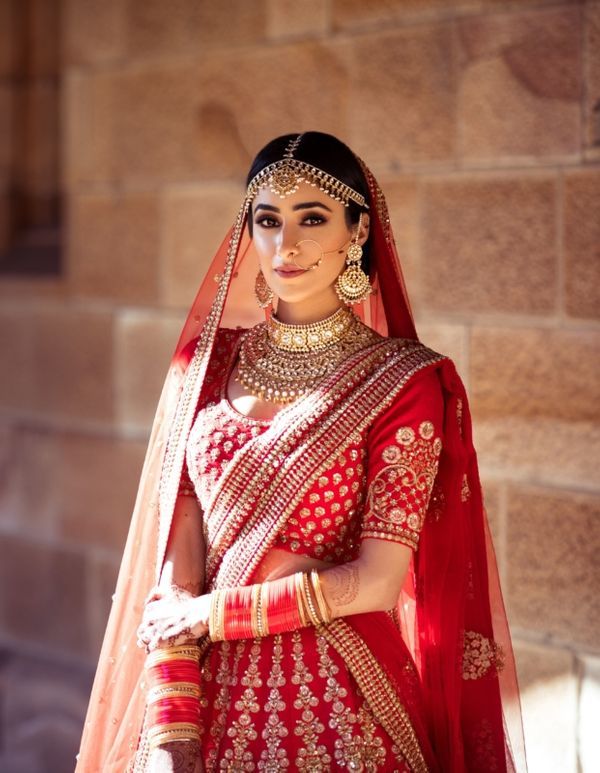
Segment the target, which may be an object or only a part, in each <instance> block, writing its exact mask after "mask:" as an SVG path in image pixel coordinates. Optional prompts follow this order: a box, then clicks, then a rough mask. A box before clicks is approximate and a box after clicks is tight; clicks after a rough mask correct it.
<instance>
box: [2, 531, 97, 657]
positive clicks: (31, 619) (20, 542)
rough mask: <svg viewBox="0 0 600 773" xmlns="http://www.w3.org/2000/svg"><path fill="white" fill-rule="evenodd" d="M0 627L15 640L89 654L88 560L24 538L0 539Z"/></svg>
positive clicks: (6, 537)
mask: <svg viewBox="0 0 600 773" xmlns="http://www.w3.org/2000/svg"><path fill="white" fill-rule="evenodd" d="M0 547H1V552H2V562H1V563H0V627H1V628H2V630H3V631H5V632H6V635H8V636H9V637H10V638H11V639H16V640H24V641H29V642H32V643H36V644H38V645H40V646H43V647H50V648H59V649H62V650H65V651H68V652H70V653H72V654H77V655H85V654H86V653H87V646H88V635H87V628H86V625H85V623H84V622H83V619H82V614H83V610H84V609H85V603H86V600H87V598H86V578H85V563H84V559H83V558H82V557H81V556H79V555H77V554H76V553H73V552H71V551H67V550H63V549H61V548H57V547H55V546H52V545H44V544H41V543H37V542H33V541H30V540H28V539H24V538H21V537H15V536H10V535H8V534H4V535H2V536H0Z"/></svg>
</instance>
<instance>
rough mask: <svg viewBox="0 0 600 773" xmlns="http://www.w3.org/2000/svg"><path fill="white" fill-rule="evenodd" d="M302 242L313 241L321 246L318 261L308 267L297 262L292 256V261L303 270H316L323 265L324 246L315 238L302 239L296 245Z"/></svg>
mask: <svg viewBox="0 0 600 773" xmlns="http://www.w3.org/2000/svg"><path fill="white" fill-rule="evenodd" d="M302 242H312V243H313V244H316V245H317V247H318V248H319V252H320V253H321V254H320V255H319V259H318V260H317V262H316V263H313V264H312V266H308V268H306V267H305V266H300V265H299V264H298V263H297V262H296V260H294V258H292V263H293V264H294V265H295V266H298V268H300V269H302V270H303V271H314V270H315V269H316V268H318V267H319V266H320V265H321V261H322V260H323V248H322V247H321V245H320V244H319V242H317V241H315V240H314V239H300V241H299V242H296V244H294V247H298V245H300V244H302Z"/></svg>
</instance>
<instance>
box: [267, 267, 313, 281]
mask: <svg viewBox="0 0 600 773" xmlns="http://www.w3.org/2000/svg"><path fill="white" fill-rule="evenodd" d="M273 271H274V272H275V273H276V274H277V276H281V277H283V278H284V279H291V278H292V277H294V276H300V274H305V273H306V269H304V268H291V267H290V268H284V267H283V266H279V267H278V268H274V269H273Z"/></svg>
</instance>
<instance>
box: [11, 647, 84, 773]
mask: <svg viewBox="0 0 600 773" xmlns="http://www.w3.org/2000/svg"><path fill="white" fill-rule="evenodd" d="M90 676H91V675H90V674H89V673H88V671H87V670H86V669H83V668H81V667H78V666H77V665H75V664H74V663H70V664H69V665H68V666H65V665H61V664H59V663H56V662H53V661H51V660H46V659H41V658H29V657H26V656H23V655H16V656H15V655H8V657H7V658H6V659H5V661H4V663H3V668H2V670H1V672H0V679H1V682H2V686H3V693H4V702H5V706H6V709H5V711H4V712H3V722H4V726H3V730H4V736H5V741H4V743H3V745H2V746H3V752H4V754H3V756H2V757H0V765H3V767H1V768H0V769H2V770H6V771H9V770H10V771H11V773H17V771H23V773H29V772H30V771H33V770H35V771H40V773H46V771H47V772H48V773H55V772H57V771H62V770H64V771H67V770H72V769H73V765H74V758H75V754H76V752H77V749H78V747H79V739H80V735H81V726H82V724H83V719H84V716H85V711H86V707H87V701H88V697H89V691H90V688H91V678H90ZM26 760H28V761H29V767H27V766H25V767H21V764H25V761H26Z"/></svg>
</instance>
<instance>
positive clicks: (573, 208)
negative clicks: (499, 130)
mask: <svg viewBox="0 0 600 773" xmlns="http://www.w3.org/2000/svg"><path fill="white" fill-rule="evenodd" d="M599 7H600V6H599ZM599 19H600V16H599ZM599 43H600V37H599ZM599 84H600V80H599ZM599 213H600V170H598V169H590V170H585V171H584V170H580V171H573V172H569V173H567V174H566V176H565V187H564V223H565V224H564V234H565V237H564V238H565V244H564V250H565V264H566V269H565V274H566V287H565V304H566V309H567V313H568V314H569V315H570V316H572V317H589V318H595V319H598V317H600V214H599Z"/></svg>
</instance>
